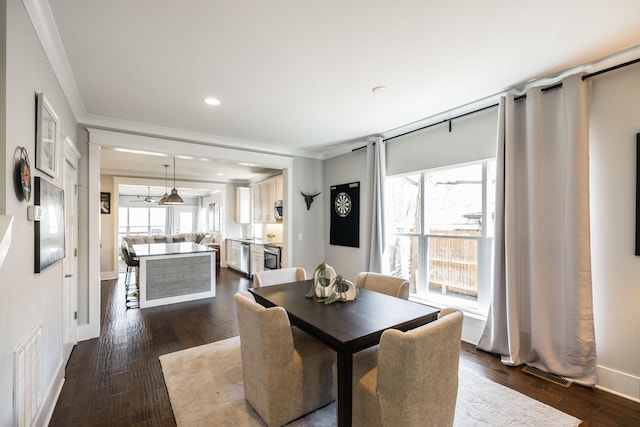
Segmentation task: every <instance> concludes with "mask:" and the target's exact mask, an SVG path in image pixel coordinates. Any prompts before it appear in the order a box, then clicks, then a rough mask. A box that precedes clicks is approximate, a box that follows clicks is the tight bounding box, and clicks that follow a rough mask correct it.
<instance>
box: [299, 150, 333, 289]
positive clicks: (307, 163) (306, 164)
mask: <svg viewBox="0 0 640 427" xmlns="http://www.w3.org/2000/svg"><path fill="white" fill-rule="evenodd" d="M323 177H324V170H323V162H322V161H321V160H316V159H308V158H302V157H296V158H295V159H294V161H293V178H292V180H291V186H292V200H290V201H289V202H290V203H291V204H292V205H291V206H292V209H293V215H292V216H293V218H291V220H292V235H293V236H292V244H291V246H292V247H291V250H290V251H289V253H290V254H291V257H292V258H291V259H292V261H291V265H292V266H295V267H304V269H305V270H306V271H307V276H308V277H311V275H312V274H313V271H314V270H315V268H316V267H317V266H318V264H320V263H321V262H323V261H324V258H325V247H324V241H325V238H324V221H325V219H324V218H325V213H326V203H327V200H329V190H328V188H326V185H325V184H324V180H323ZM301 192H304V193H306V194H309V193H313V194H316V193H320V195H319V196H317V197H316V198H315V199H314V201H313V203H312V204H311V208H310V209H309V210H307V205H306V204H305V202H304V198H303V197H302V194H300V193H301ZM301 235H302V240H300V239H299V238H300V236H301Z"/></svg>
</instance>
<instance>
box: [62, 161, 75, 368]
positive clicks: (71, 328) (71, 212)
mask: <svg viewBox="0 0 640 427" xmlns="http://www.w3.org/2000/svg"><path fill="white" fill-rule="evenodd" d="M77 184H78V171H77V170H76V169H75V168H74V167H73V166H71V165H70V164H69V163H68V162H66V161H65V162H64V214H65V243H64V244H65V248H64V249H65V257H64V261H63V270H64V281H63V290H62V334H63V335H62V336H63V355H62V356H63V361H64V363H65V364H66V363H67V361H68V360H69V356H70V355H71V350H73V346H74V345H75V344H76V343H77V342H78V332H77V331H78V320H77V318H78V234H77V231H78V185H77Z"/></svg>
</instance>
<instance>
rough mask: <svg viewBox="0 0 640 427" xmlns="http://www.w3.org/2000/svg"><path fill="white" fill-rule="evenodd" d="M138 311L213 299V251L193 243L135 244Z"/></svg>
mask: <svg viewBox="0 0 640 427" xmlns="http://www.w3.org/2000/svg"><path fill="white" fill-rule="evenodd" d="M133 252H134V256H135V257H136V258H138V259H139V261H140V266H139V275H140V279H139V292H140V294H139V298H140V299H139V304H140V308H147V307H155V306H159V305H165V304H174V303H177V302H185V301H192V300H196V299H202V298H211V297H215V296H216V251H215V250H214V249H212V248H209V247H207V246H203V245H198V244H196V243H193V242H181V243H148V244H134V245H133Z"/></svg>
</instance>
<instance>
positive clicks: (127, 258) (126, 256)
mask: <svg viewBox="0 0 640 427" xmlns="http://www.w3.org/2000/svg"><path fill="white" fill-rule="evenodd" d="M120 249H121V253H122V260H123V261H124V263H125V264H127V265H128V266H129V267H137V266H139V265H140V261H138V260H135V259H133V257H132V256H131V254H130V253H129V249H128V248H127V245H125V244H124V243H123V244H122V246H121V247H120Z"/></svg>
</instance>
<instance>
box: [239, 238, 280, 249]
mask: <svg viewBox="0 0 640 427" xmlns="http://www.w3.org/2000/svg"><path fill="white" fill-rule="evenodd" d="M228 240H235V241H236V242H241V243H251V244H254V245H263V246H277V247H279V248H281V247H282V245H283V242H278V241H276V242H271V241H269V240H265V239H258V238H257V237H250V238H244V239H243V238H228Z"/></svg>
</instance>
